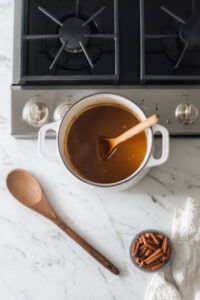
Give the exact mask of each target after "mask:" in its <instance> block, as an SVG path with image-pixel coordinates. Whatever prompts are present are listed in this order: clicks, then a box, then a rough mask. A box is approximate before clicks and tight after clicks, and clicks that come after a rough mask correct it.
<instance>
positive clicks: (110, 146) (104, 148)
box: [98, 114, 159, 159]
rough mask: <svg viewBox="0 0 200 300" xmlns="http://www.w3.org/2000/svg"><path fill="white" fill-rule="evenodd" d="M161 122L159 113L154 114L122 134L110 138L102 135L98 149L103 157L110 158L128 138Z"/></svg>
mask: <svg viewBox="0 0 200 300" xmlns="http://www.w3.org/2000/svg"><path fill="white" fill-rule="evenodd" d="M158 122H159V116H158V115H156V114H155V115H152V116H151V117H149V118H147V119H146V120H144V121H141V122H140V123H138V124H137V125H135V126H133V127H132V128H130V129H129V130H127V131H125V132H124V133H122V134H121V135H119V136H117V137H115V138H110V137H101V138H99V140H98V151H99V155H100V157H101V158H102V159H109V158H110V157H111V156H112V155H113V154H114V152H115V151H116V150H117V147H118V146H119V145H120V144H121V143H123V142H125V141H127V140H128V139H130V138H132V137H133V136H135V135H137V134H138V133H140V132H142V131H143V130H145V129H147V128H149V127H151V126H153V125H155V124H157V123H158Z"/></svg>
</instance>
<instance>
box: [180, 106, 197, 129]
mask: <svg viewBox="0 0 200 300" xmlns="http://www.w3.org/2000/svg"><path fill="white" fill-rule="evenodd" d="M198 114H199V113H198V109H197V107H196V106H194V105H193V104H189V103H181V104H179V105H178V106H177V108H176V111H175V116H176V118H177V119H178V120H179V121H180V122H182V123H183V124H191V123H193V122H194V121H195V120H196V119H197V117H198Z"/></svg>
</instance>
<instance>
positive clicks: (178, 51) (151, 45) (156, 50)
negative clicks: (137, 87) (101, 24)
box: [140, 0, 200, 82]
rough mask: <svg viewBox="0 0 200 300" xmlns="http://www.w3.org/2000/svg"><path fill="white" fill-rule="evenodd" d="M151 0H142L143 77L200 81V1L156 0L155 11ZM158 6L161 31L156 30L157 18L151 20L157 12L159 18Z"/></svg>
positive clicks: (160, 79)
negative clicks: (149, 3) (155, 31)
mask: <svg viewBox="0 0 200 300" xmlns="http://www.w3.org/2000/svg"><path fill="white" fill-rule="evenodd" d="M147 2H148V0H140V27H141V28H140V29H141V30H140V32H141V38H140V44H141V81H142V82H145V81H147V80H150V81H163V80H166V81H171V82H172V81H175V82H178V81H188V82H189V81H193V82H194V81H199V80H200V5H199V1H198V0H196V1H195V0H181V1H176V2H174V1H170V0H168V1H162V0H160V1H155V2H156V5H157V7H156V9H154V11H153V10H152V12H154V14H153V13H152V12H151V11H150V10H149V8H148V3H147ZM168 5H169V6H170V8H169V7H168ZM154 6H155V3H154ZM174 6H175V10H173V7H174ZM158 9H159V10H160V12H159V14H160V16H159V20H158V24H157V27H158V28H159V29H160V31H157V33H153V30H155V28H156V24H153V20H152V23H150V22H149V19H150V18H149V16H150V15H151V16H155V19H156V15H157V14H158ZM163 14H164V15H165V16H164V15H163ZM166 18H167V19H166ZM160 20H161V21H160ZM156 21H157V19H156ZM154 22H155V21H154ZM153 28H154V29H153ZM156 30H157V29H156ZM150 59H151V60H152V61H153V63H154V65H153V64H152V62H150ZM159 65H160V66H159ZM156 72H157V73H156Z"/></svg>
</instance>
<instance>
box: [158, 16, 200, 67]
mask: <svg viewBox="0 0 200 300" xmlns="http://www.w3.org/2000/svg"><path fill="white" fill-rule="evenodd" d="M186 24H188V22H186V23H185V24H183V25H181V27H180V24H178V23H177V22H176V21H175V20H173V19H171V20H170V21H169V22H168V23H167V24H166V25H165V26H163V30H162V33H163V36H169V37H170V36H171V38H166V39H162V41H161V43H162V46H163V50H164V52H165V54H166V55H167V56H168V57H169V59H170V60H172V61H173V62H175V65H174V70H177V69H178V67H179V66H180V65H182V66H186V67H197V66H200V60H199V57H200V44H199V45H198V43H197V40H196V41H195V39H194V40H193V41H192V39H191V40H190V43H189V45H188V48H187V51H185V53H184V55H183V57H182V60H181V61H180V62H179V63H180V65H177V62H178V60H179V58H180V53H181V52H182V49H184V47H185V45H187V41H188V39H186V35H187V33H186V31H185V29H186V28H187V27H186Z"/></svg>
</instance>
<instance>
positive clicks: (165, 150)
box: [147, 124, 169, 168]
mask: <svg viewBox="0 0 200 300" xmlns="http://www.w3.org/2000/svg"><path fill="white" fill-rule="evenodd" d="M152 131H153V135H154V134H155V133H156V132H160V133H161V135H162V154H161V157H160V158H159V159H156V158H155V157H154V156H153V155H151V157H150V159H149V162H148V163H147V168H151V167H155V166H159V165H162V164H164V163H165V162H166V161H167V159H168V157H169V132H168V130H167V129H166V128H165V127H164V126H161V125H159V124H156V125H154V126H152Z"/></svg>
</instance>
